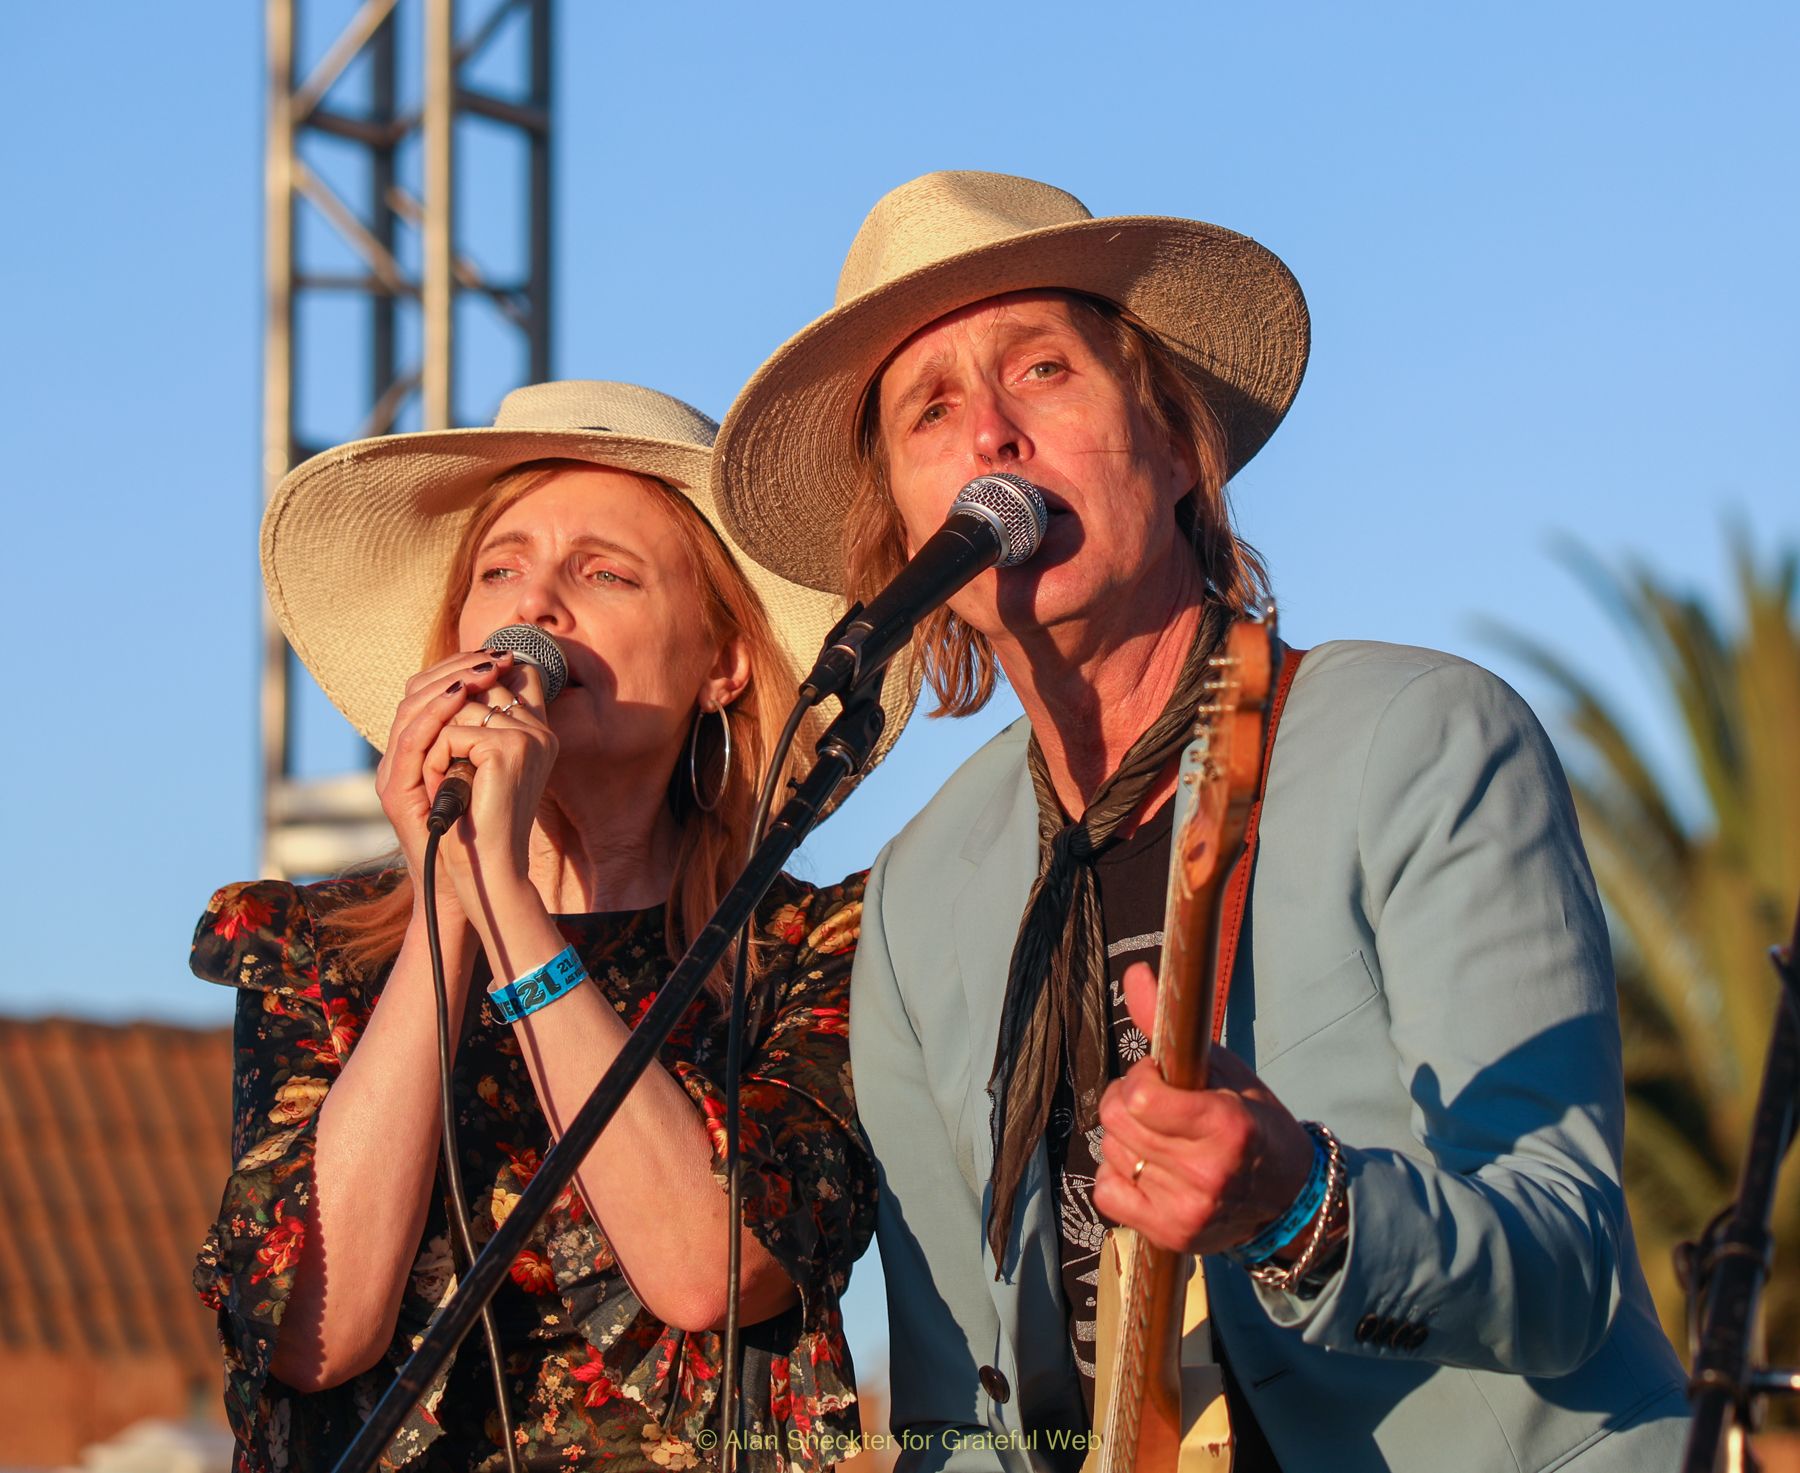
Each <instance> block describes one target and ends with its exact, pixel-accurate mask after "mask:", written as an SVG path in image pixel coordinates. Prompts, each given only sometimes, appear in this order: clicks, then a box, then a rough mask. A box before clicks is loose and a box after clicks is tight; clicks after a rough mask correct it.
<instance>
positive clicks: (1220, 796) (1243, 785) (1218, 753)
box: [1175, 605, 1276, 890]
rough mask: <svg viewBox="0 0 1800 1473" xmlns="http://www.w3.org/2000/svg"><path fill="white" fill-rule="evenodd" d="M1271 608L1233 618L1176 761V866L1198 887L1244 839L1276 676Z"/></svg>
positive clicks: (1188, 882)
mask: <svg viewBox="0 0 1800 1473" xmlns="http://www.w3.org/2000/svg"><path fill="white" fill-rule="evenodd" d="M1275 650H1276V638H1275V609H1274V607H1273V606H1272V605H1271V606H1270V607H1269V608H1268V610H1267V611H1266V612H1265V613H1264V616H1263V617H1262V618H1261V619H1239V620H1238V621H1237V622H1236V623H1235V624H1233V625H1232V626H1231V629H1230V631H1229V632H1228V633H1227V634H1226V636H1225V646H1224V648H1223V649H1222V650H1220V652H1219V653H1218V654H1216V655H1214V656H1213V657H1212V659H1211V660H1210V661H1208V665H1209V670H1208V672H1207V673H1208V679H1207V681H1206V686H1205V689H1206V699H1205V701H1204V702H1203V703H1202V704H1201V706H1200V707H1199V709H1198V711H1197V712H1196V714H1195V718H1194V740H1193V742H1192V744H1190V746H1189V747H1188V750H1187V752H1186V753H1185V754H1184V755H1183V757H1182V762H1181V777H1180V782H1181V787H1182V789H1183V791H1182V793H1181V797H1182V798H1183V799H1185V800H1186V801H1185V802H1183V803H1182V805H1181V808H1182V810H1183V811H1185V813H1186V817H1185V818H1183V819H1180V820H1179V821H1178V823H1177V827H1176V834H1175V869H1176V871H1177V872H1178V874H1179V877H1180V880H1181V882H1182V883H1183V885H1184V887H1185V888H1187V889H1189V890H1198V889H1199V888H1200V887H1201V886H1203V885H1205V884H1206V883H1207V882H1208V881H1209V880H1211V879H1214V878H1217V877H1219V876H1220V872H1221V867H1224V868H1229V866H1230V863H1231V861H1232V859H1234V858H1235V857H1236V855H1237V851H1238V849H1239V847H1240V846H1241V845H1242V844H1243V842H1244V828H1245V825H1246V823H1247V822H1248V819H1249V815H1250V804H1251V802H1252V800H1253V799H1254V798H1255V796H1256V784H1257V779H1258V777H1259V776H1260V774H1261V771H1262V753H1263V721H1264V718H1265V715H1266V713H1267V710H1268V704H1269V688H1270V684H1271V682H1272V680H1273V677H1274V671H1275V664H1276V661H1275Z"/></svg>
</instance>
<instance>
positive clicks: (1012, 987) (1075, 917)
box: [987, 604, 1231, 1277]
mask: <svg viewBox="0 0 1800 1473" xmlns="http://www.w3.org/2000/svg"><path fill="white" fill-rule="evenodd" d="M1230 623H1231V620H1230V616H1229V615H1228V614H1227V613H1226V612H1225V611H1224V610H1223V609H1220V608H1218V607H1217V606H1216V605H1211V604H1209V605H1208V606H1207V607H1206V609H1205V610H1204V611H1203V612H1202V614H1201V618H1200V627H1199V629H1198V630H1197V631H1196V633H1195V636H1194V643H1193V645H1192V647H1191V648H1190V649H1189V650H1188V653H1187V659H1186V661H1185V662H1184V663H1183V665H1182V667H1181V674H1180V675H1179V676H1178V677H1177V678H1176V681H1175V690H1174V692H1173V693H1172V694H1171V695H1170V697H1169V702H1168V704H1167V705H1166V706H1164V707H1163V712H1162V715H1160V716H1158V717H1157V718H1156V720H1155V721H1153V722H1152V723H1151V724H1150V727H1149V729H1148V730H1147V731H1145V732H1144V734H1143V735H1142V736H1140V737H1139V738H1138V739H1137V741H1136V742H1134V743H1133V744H1132V746H1131V749H1130V750H1129V751H1128V752H1126V754H1125V757H1124V759H1123V760H1122V761H1121V762H1120V763H1119V767H1118V770H1117V771H1116V772H1114V773H1113V775H1112V776H1111V777H1109V778H1107V779H1106V781H1105V782H1103V783H1102V784H1101V785H1100V787H1099V789H1098V790H1097V791H1096V792H1095V794H1094V796H1093V799H1092V801H1090V802H1089V804H1088V807H1087V812H1086V813H1084V814H1083V815H1082V816H1081V817H1080V818H1079V819H1077V820H1074V821H1071V820H1070V819H1069V817H1068V815H1067V814H1065V813H1064V812H1063V807H1062V803H1061V800H1059V799H1058V798H1057V796H1056V789H1055V788H1054V786H1052V784H1051V781H1050V770H1049V767H1048V765H1047V764H1046V763H1045V760H1044V752H1043V748H1041V747H1040V746H1039V745H1038V739H1037V737H1036V735H1035V734H1034V735H1033V736H1032V738H1031V745H1030V747H1029V748H1028V749H1027V754H1026V763H1027V765H1028V767H1029V769H1030V772H1031V785H1032V788H1033V789H1034V790H1035V791H1036V793H1037V809H1038V877H1037V883H1036V884H1035V885H1033V886H1032V889H1031V896H1030V899H1029V900H1027V902H1026V904H1025V918H1024V920H1023V921H1022V922H1021V923H1020V926H1019V939H1018V940H1017V941H1016V942H1014V943H1013V953H1012V962H1011V964H1010V966H1009V967H1008V969H1007V976H1006V1001H1005V1004H1004V1006H1003V1008H1002V1010H1001V1014H1000V1044H999V1047H998V1049H997V1050H996V1051H995V1054H994V1072H993V1074H992V1076H991V1077H990V1078H989V1080H988V1094H989V1095H990V1096H991V1098H992V1100H993V1133H994V1175H993V1181H992V1183H991V1185H992V1187H993V1196H992V1199H991V1202H990V1205H989V1211H988V1222H987V1237H988V1244H989V1246H990V1247H991V1248H992V1249H993V1251H994V1263H995V1274H996V1277H998V1274H999V1266H1000V1265H1002V1264H1004V1263H1005V1261H1006V1245H1007V1241H1008V1239H1009V1238H1010V1237H1011V1234H1012V1223H1013V1212H1014V1209H1015V1207H1016V1205H1017V1202H1018V1196H1019V1184H1020V1183H1021V1181H1023V1180H1024V1176H1025V1169H1026V1167H1027V1165H1029V1163H1030V1161H1031V1155H1032V1152H1033V1151H1035V1150H1036V1149H1037V1144H1038V1142H1039V1141H1041V1140H1042V1139H1043V1138H1044V1132H1045V1129H1046V1128H1047V1127H1048V1125H1049V1122H1050V1107H1051V1102H1052V1101H1053V1100H1054V1098H1055V1095H1056V1089H1057V1084H1058V1082H1059V1081H1060V1080H1061V1079H1062V1078H1063V1076H1064V1075H1065V1074H1066V1075H1067V1076H1068V1078H1069V1079H1070V1080H1071V1082H1072V1084H1073V1093H1074V1097H1075V1124H1074V1128H1075V1130H1077V1131H1088V1130H1092V1129H1093V1128H1094V1127H1095V1126H1097V1125H1098V1124H1099V1120H1100V1090H1101V1087H1102V1086H1103V1085H1104V1084H1105V1082H1106V1077H1107V1067H1106V1050H1107V1046H1108V1041H1107V1035H1108V1025H1107V1016H1106V1001H1107V986H1108V984H1107V977H1106V933H1105V930H1104V927H1103V923H1102V918H1101V913H1100V887H1099V881H1098V877H1097V875H1096V873H1095V869H1094V864H1095V861H1096V860H1098V859H1099V858H1100V856H1101V855H1103V854H1105V853H1106V851H1107V850H1108V849H1110V848H1112V846H1113V844H1114V843H1115V841H1116V836H1117V834H1118V830H1119V826H1120V825H1121V824H1123V823H1124V821H1125V819H1126V818H1127V816H1129V815H1130V814H1131V813H1132V812H1133V811H1134V810H1135V809H1136V808H1137V806H1138V805H1139V803H1141V802H1142V801H1143V798H1144V795H1145V793H1147V792H1148V791H1149V790H1150V788H1151V786H1152V785H1153V784H1154V783H1155V782H1156V780H1157V778H1158V777H1160V776H1161V775H1162V773H1163V770H1164V768H1166V767H1167V766H1168V763H1169V759H1170V758H1171V757H1173V756H1175V755H1176V753H1178V752H1179V751H1180V750H1181V749H1182V748H1183V747H1184V746H1185V745H1186V744H1187V742H1188V739H1189V735H1190V732H1191V730H1192V728H1193V724H1194V711H1195V708H1196V707H1197V706H1199V705H1200V703H1201V702H1202V700H1203V699H1204V698H1205V694H1206V690H1205V687H1206V679H1207V674H1208V671H1207V660H1208V658H1209V657H1210V656H1211V655H1212V654H1213V652H1214V651H1215V650H1216V649H1217V648H1218V647H1219V645H1220V644H1221V643H1222V642H1223V640H1224V637H1225V632H1226V630H1227V629H1228V628H1229V627H1230Z"/></svg>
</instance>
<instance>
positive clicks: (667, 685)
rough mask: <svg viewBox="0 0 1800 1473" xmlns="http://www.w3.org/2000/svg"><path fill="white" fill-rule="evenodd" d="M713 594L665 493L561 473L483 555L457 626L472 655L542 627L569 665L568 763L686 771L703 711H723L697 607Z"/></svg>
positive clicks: (623, 479) (620, 479)
mask: <svg viewBox="0 0 1800 1473" xmlns="http://www.w3.org/2000/svg"><path fill="white" fill-rule="evenodd" d="M698 606H699V588H698V585H697V581H696V573H695V569H694V568H693V566H692V561H691V559H690V558H689V556H688V553H687V549H686V548H685V547H684V546H683V544H682V540H681V534H680V532H679V530H678V529H677V527H676V524H675V519H674V514H673V513H672V512H671V511H670V509H669V507H668V505H667V502H666V501H665V500H664V497H663V494H662V493H661V492H660V491H659V490H657V489H656V488H655V487H653V486H650V485H647V484H646V483H645V482H643V481H642V480H640V479H639V478H638V477H636V476H633V475H629V474H627V473H625V472H623V471H615V470H607V469H604V468H602V467H599V466H595V467H592V468H586V467H584V468H581V469H567V470H560V471H557V472H556V473H555V474H554V475H552V476H551V477H550V479H549V480H547V481H545V482H544V483H543V484H542V485H541V486H538V487H536V488H535V489H534V490H532V491H530V492H528V493H527V494H526V495H524V496H522V497H520V498H519V500H518V501H516V502H514V503H513V504H512V505H511V506H510V507H508V508H507V509H506V510H505V511H504V512H503V513H501V515H500V516H499V518H498V519H497V520H496V521H495V523H494V525H493V527H492V528H491V529H490V530H489V531H488V533H487V535H486V536H485V537H484V538H483V539H482V541H481V544H480V546H479V547H478V548H477V549H476V558H475V570H474V577H473V580H472V581H471V583H470V586H469V589H468V597H467V600H466V601H465V602H464V604H463V608H462V614H461V617H460V618H459V620H458V623H457V632H458V637H459V640H460V643H461V647H462V648H463V649H469V650H473V649H479V648H480V647H481V644H482V641H483V640H485V639H486V638H487V637H488V636H489V635H490V634H492V633H493V632H494V631H495V630H496V629H500V628H503V627H504V626H506V625H508V624H533V625H536V626H538V627H539V628H541V629H543V630H544V631H545V632H546V633H548V634H551V635H553V636H555V638H556V640H557V642H558V643H559V644H561V646H562V648H563V651H564V653H565V654H566V655H567V656H568V661H569V682H568V686H567V688H566V689H565V690H564V691H563V693H562V695H561V696H559V697H558V698H557V700H556V702H555V703H554V704H553V705H552V706H551V707H550V712H549V719H550V725H551V727H552V728H553V729H554V730H555V732H556V734H557V737H558V739H559V741H560V744H561V747H560V755H559V758H558V765H559V767H560V766H563V765H565V764H566V763H567V762H568V759H570V758H571V757H578V758H579V759H580V760H581V762H583V763H589V762H592V761H594V760H596V759H603V760H605V761H607V762H609V763H612V764H615V765H617V764H621V763H629V764H632V765H634V766H641V767H642V768H643V769H644V771H645V773H646V778H647V780H655V779H656V778H657V776H658V775H659V774H660V775H661V776H662V777H666V776H667V774H668V772H669V771H671V770H672V768H673V764H674V762H675V760H676V758H677V757H678V756H679V754H680V752H681V750H682V747H683V744H684V743H685V742H686V741H687V739H688V730H689V723H690V721H691V720H692V717H693V713H694V708H695V705H696V703H699V702H701V701H702V700H703V698H704V699H705V702H706V704H709V705H716V704H718V703H719V702H720V700H721V699H728V698H729V696H730V695H731V694H733V693H734V692H732V691H730V690H727V689H725V688H724V685H723V681H724V677H722V676H721V674H720V670H721V651H720V649H719V646H718V644H717V642H716V641H714V640H711V639H709V638H708V636H707V634H706V631H705V629H704V628H703V626H702V623H701V620H700V618H699V615H698V613H697V609H698Z"/></svg>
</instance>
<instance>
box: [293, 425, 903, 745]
mask: <svg viewBox="0 0 1800 1473" xmlns="http://www.w3.org/2000/svg"><path fill="white" fill-rule="evenodd" d="M535 460H579V461H587V462H589V463H590V464H593V465H597V466H604V467H607V468H610V469H614V470H621V471H627V472H632V473H635V474H638V475H644V476H651V477H654V478H655V479H657V480H660V481H663V482H666V483H668V484H669V485H672V486H674V487H675V488H677V489H678V490H679V491H681V492H682V493H683V494H685V495H686V496H687V497H688V498H689V500H691V501H692V502H693V503H694V505H695V506H696V508H697V509H698V510H699V511H700V513H701V514H702V515H703V516H704V517H705V518H706V519H707V521H708V522H709V523H710V524H711V525H712V527H713V528H714V530H715V531H717V532H718V533H719V535H720V537H721V539H722V540H723V541H724V543H725V545H726V548H727V550H728V551H730V552H731V554H732V555H733V558H734V559H735V561H736V563H737V566H738V568H739V569H740V571H741V572H742V573H743V574H744V577H745V579H746V581H747V582H748V583H749V584H750V586H751V587H752V588H753V589H754V590H755V592H756V594H757V596H758V597H759V598H760V599H761V600H762V604H763V607H764V609H765V610H766V612H767V613H768V616H769V621H770V623H771V625H772V626H773V628H774V631H775V635H776V639H777V641H778V643H779V644H780V645H781V647H782V651H783V653H784V655H785V656H786V657H787V661H788V663H789V666H790V667H791V668H789V669H787V670H783V671H780V672H773V676H774V680H775V682H776V684H777V686H778V688H780V689H782V690H783V691H785V692H792V691H794V690H795V689H797V687H798V683H799V676H798V673H797V672H798V671H802V670H805V669H809V668H811V665H812V662H813V660H814V659H815V658H816V656H817V655H818V652H819V649H820V647H821V645H822V644H823V642H824V639H825V636H826V634H827V633H828V632H829V631H830V629H831V627H832V626H833V625H834V624H835V623H836V622H837V620H838V618H839V617H840V615H841V613H842V608H843V605H842V600H841V599H840V598H838V597H836V596H834V595H832V594H829V593H825V592H821V591H819V590H816V589H813V588H809V587H803V586H800V585H797V584H795V583H793V582H791V581H790V580H788V579H786V578H783V577H781V576H780V575H779V574H777V573H774V572H771V571H770V570H768V569H766V568H764V567H762V566H761V565H759V564H758V563H757V562H756V561H755V560H754V559H753V558H751V557H749V556H747V555H746V554H745V553H744V552H743V551H742V549H741V548H739V547H738V546H737V545H736V544H735V541H734V540H733V539H732V537H731V536H730V534H729V532H727V531H726V529H725V528H724V526H723V525H722V519H721V517H720V515H719V510H718V507H717V506H716V505H715V502H714V498H713V493H712V477H711V469H712V456H711V452H710V451H709V450H708V449H706V448H705V447H704V446H699V445H690V444H685V443H680V442H676V441H668V440H653V439H644V438H639V437H635V436H630V435H624V434H618V433H612V432H597V431H584V430H549V429H498V428H493V427H472V428H468V429H454V430H436V431H421V432H418V433H413V434H404V435H385V436H381V437H378V438H375V439H368V440H359V441H355V442H353V443H351V444H348V445H341V446H338V447H337V448H335V449H332V450H327V451H325V452H323V453H322V454H319V455H316V456H314V457H313V458H312V459H310V460H308V461H306V462H305V463H304V464H302V465H300V466H298V467H296V468H295V469H294V470H293V471H291V472H290V473H289V474H288V476H287V477H286V478H285V479H284V480H283V481H282V482H281V484H280V485H279V486H278V487H277V488H276V491H275V493H274V495H273V496H272V497H271V498H270V500H269V505H268V507H267V509H266V511H265V513H264V516H263V523H262V568H263V582H264V586H265V587H266V588H267V590H268V595H269V602H270V604H271V606H272V607H273V609H274V612H275V617H276V620H277V622H278V623H279V624H280V626H281V631H282V633H283V634H285V635H286V636H287V639H288V643H289V644H291V645H292V646H293V648H294V652H295V653H296V654H297V655H298V656H299V657H300V660H301V663H302V664H304V665H305V666H306V668H307V669H308V670H309V671H310V672H311V673H312V676H313V678H314V680H316V681H317V682H318V685H319V688H320V689H321V690H322V691H323V692H324V693H325V695H326V696H327V698H329V699H330V701H331V703H332V704H333V705H334V706H336V707H337V708H338V710H339V711H341V712H342V713H343V715H344V717H345V718H346V719H347V720H348V721H349V722H350V724H351V725H352V726H353V727H355V728H356V730H357V731H358V732H359V733H361V734H362V736H363V737H364V738H365V739H367V741H368V742H369V743H370V745H372V746H374V747H375V748H376V749H377V750H385V748H386V745H387V739H388V732H389V729H390V727H391V726H392V723H393V719H394V712H395V709H396V708H397V707H398V705H399V703H400V700H401V697H402V696H403V695H404V694H405V690H406V684H407V682H408V681H409V680H410V679H411V678H412V677H413V676H414V675H416V674H417V673H418V672H419V670H420V669H421V668H422V667H423V665H424V663H425V655H426V643H427V641H428V639H429V638H430V633H431V628H432V624H433V622H434V621H435V619H436V616H437V611H438V608H439V606H440V604H441V602H442V600H443V597H444V593H445V580H446V578H447V577H448V574H449V565H450V559H451V556H452V554H453V553H454V551H455V548H456V545H457V542H458V541H459V539H460V538H461V536H462V533H463V529H464V528H465V527H466V526H467V525H468V521H469V518H470V517H471V516H472V515H473V514H474V512H475V509H476V507H477V505H478V504H479V503H480V501H481V499H482V496H483V495H484V493H485V492H486V490H487V488H488V487H489V486H490V485H491V484H492V483H493V480H494V478H495V477H496V476H499V475H501V474H504V473H505V472H506V471H508V470H510V469H512V468H513V467H515V466H518V465H522V464H525V463H526V462H528V461H535ZM759 674H762V672H759ZM762 678H764V679H768V678H769V676H768V675H762ZM918 687H919V677H918V672H917V670H916V669H915V668H913V665H912V662H911V661H910V660H908V661H904V662H896V663H895V665H894V666H892V667H890V669H889V671H888V674H887V678H886V681H885V683H884V685H883V690H882V704H883V706H884V707H885V708H886V710H887V712H888V723H887V728H886V730H885V731H884V733H883V738H882V742H881V744H880V747H879V749H878V751H877V760H879V759H880V757H882V756H885V755H886V753H887V751H888V749H889V748H890V747H891V746H892V745H893V743H894V740H895V739H896V738H897V737H898V736H899V733H900V730H901V728H902V727H903V726H904V725H905V724H906V719H907V717H908V716H909V715H910V714H911V711H912V707H913V704H914V701H915V699H916V697H917V692H918ZM829 715H830V713H829V712H825V711H819V710H815V711H813V712H812V713H810V714H809V717H808V719H807V721H806V722H805V723H804V724H803V725H802V727H801V729H800V733H799V736H798V739H797V741H796V744H795V755H796V758H797V760H798V763H799V767H800V769H801V770H802V771H804V770H805V769H806V768H808V767H810V765H811V763H812V760H813V752H812V746H813V743H814V742H815V741H816V740H817V738H818V736H819V735H820V733H821V732H822V731H823V729H824V727H825V725H826V724H827V722H828V719H829ZM871 765H873V764H871Z"/></svg>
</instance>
